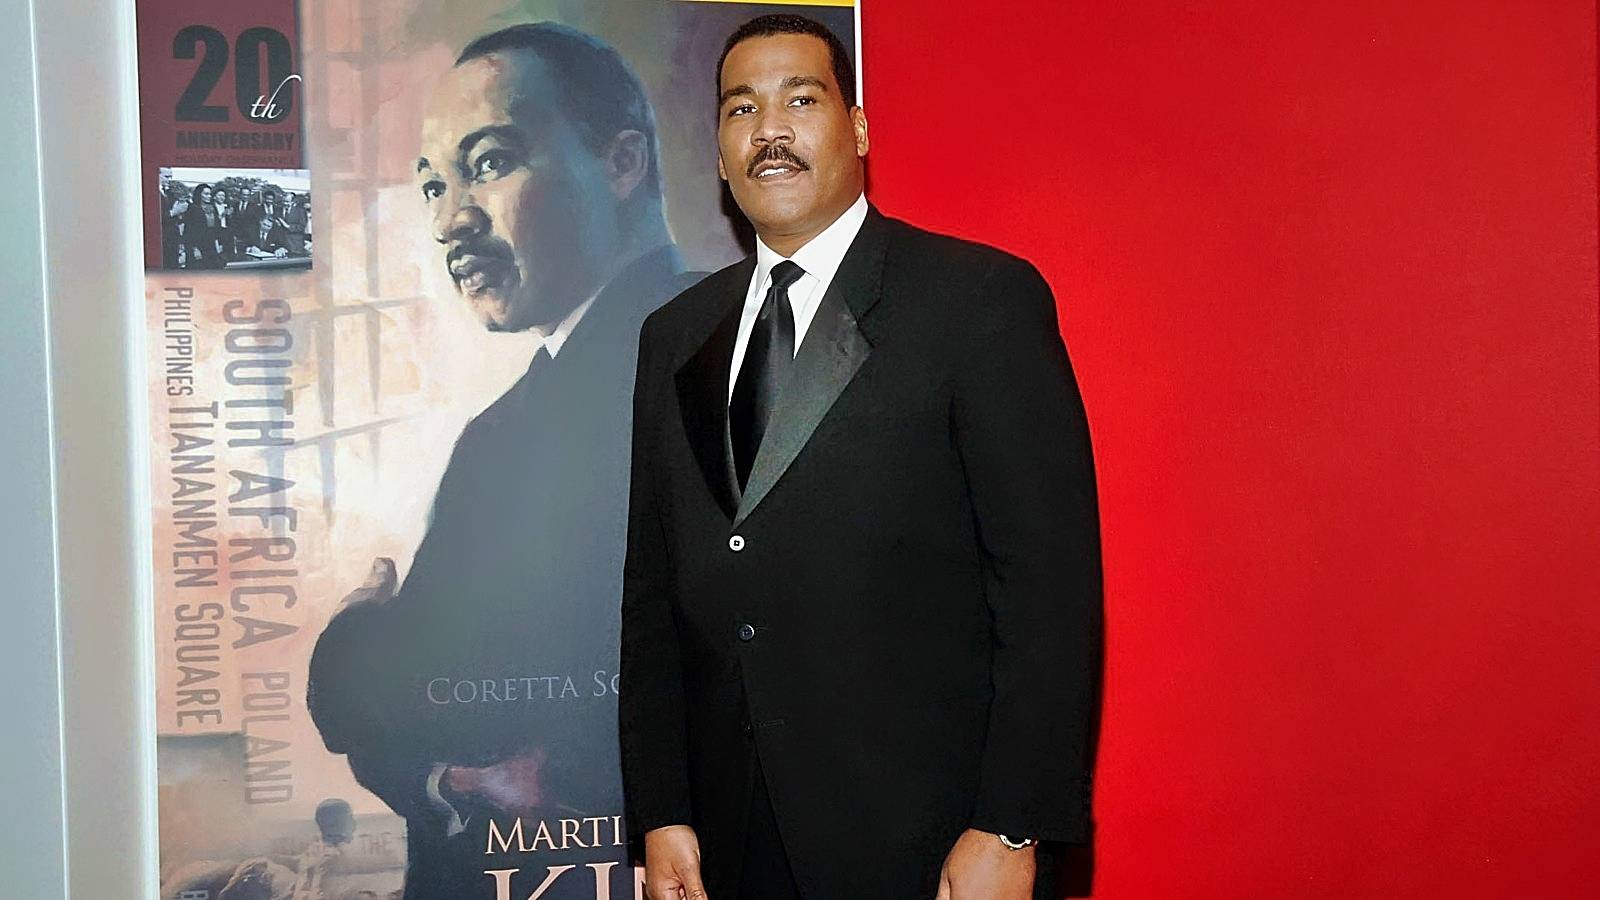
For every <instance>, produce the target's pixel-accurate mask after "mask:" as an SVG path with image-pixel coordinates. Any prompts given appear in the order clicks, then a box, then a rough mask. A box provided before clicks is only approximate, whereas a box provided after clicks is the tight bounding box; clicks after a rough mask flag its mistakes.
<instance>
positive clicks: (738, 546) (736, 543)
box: [728, 534, 744, 553]
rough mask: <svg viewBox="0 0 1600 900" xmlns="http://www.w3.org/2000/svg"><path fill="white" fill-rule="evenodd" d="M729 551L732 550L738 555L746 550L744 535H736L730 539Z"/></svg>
mask: <svg viewBox="0 0 1600 900" xmlns="http://www.w3.org/2000/svg"><path fill="white" fill-rule="evenodd" d="M728 549H729V550H732V551H733V552H735V553H738V552H739V551H740V550H743V549H744V535H742V534H736V535H734V536H733V537H731V538H728Z"/></svg>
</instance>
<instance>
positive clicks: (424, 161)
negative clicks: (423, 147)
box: [417, 156, 433, 172]
mask: <svg viewBox="0 0 1600 900" xmlns="http://www.w3.org/2000/svg"><path fill="white" fill-rule="evenodd" d="M431 168H433V163H431V162H428V158H427V157H426V156H419V157H417V171H418V172H422V171H425V170H427V169H431Z"/></svg>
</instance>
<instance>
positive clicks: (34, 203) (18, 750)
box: [0, 0, 156, 900]
mask: <svg viewBox="0 0 1600 900" xmlns="http://www.w3.org/2000/svg"><path fill="white" fill-rule="evenodd" d="M0 23H4V25H5V26H6V27H7V28H9V29H10V30H11V31H12V33H13V36H14V38H13V44H12V46H13V47H16V46H18V45H19V44H20V45H24V47H26V44H27V41H26V40H24V39H23V38H22V36H24V35H27V34H28V33H29V31H30V25H31V34H32V38H33V41H32V46H31V52H22V53H17V52H15V51H13V52H11V53H7V54H4V55H0V73H3V75H4V78H3V80H0V84H5V85H6V86H7V91H6V92H5V96H4V97H3V98H0V148H3V151H4V155H3V156H0V158H3V159H5V160H7V161H8V163H10V165H9V166H8V167H7V169H8V175H9V176H10V177H9V178H8V179H7V181H8V190H7V192H6V193H7V197H6V203H5V204H4V205H3V208H0V273H3V275H0V277H4V278H5V283H6V286H7V287H8V288H9V289H8V290H7V292H6V297H5V302H4V303H0V342H3V344H0V404H3V405H0V414H3V415H4V419H3V420H0V421H3V422H4V431H3V432H0V471H4V472H5V473H6V474H7V476H8V487H9V488H10V491H8V494H9V496H10V497H11V498H14V500H13V503H12V510H13V511H14V513H15V514H14V515H12V514H8V515H7V516H6V517H5V518H4V520H3V521H4V525H3V526H0V527H3V528H4V529H5V531H4V535H3V537H4V540H0V553H3V554H4V556H3V559H0V566H3V568H0V585H3V587H0V595H3V596H5V597H6V598H7V599H8V600H9V601H10V602H9V603H7V604H6V613H5V616H4V618H3V619H0V685H3V688H0V695H3V696H4V699H3V700H0V703H3V704H4V706H3V708H0V722H4V723H5V727H6V732H5V733H6V740H5V741H4V743H0V747H4V750H3V754H4V755H3V756H0V771H4V772H5V776H4V777H5V788H4V790H5V797H6V811H7V816H6V819H7V821H8V823H10V825H11V827H10V829H8V833H6V834H4V835H0V848H3V849H0V854H3V856H0V895H4V896H7V897H19V898H30V900H32V898H40V900H48V898H51V897H75V898H112V897H114V898H139V897H154V896H155V894H156V887H155V865H156V862H155V858H154V847H155V839H154V814H153V810H154V750H153V747H154V744H153V739H152V735H151V733H150V728H149V724H148V723H149V722H150V715H149V712H150V706H151V696H152V694H151V691H150V689H149V677H148V671H147V665H146V663H147V659H148V648H149V647H150V646H151V640H150V634H149V632H148V623H149V621H150V616H149V614H148V608H149V600H148V593H147V585H148V578H147V577H146V574H145V573H146V571H147V560H148V557H149V553H148V549H147V545H146V540H147V538H146V529H145V526H144V524H143V517H142V514H141V512H140V510H142V509H143V508H145V507H146V506H147V502H146V499H145V490H146V472H147V471H148V467H147V466H146V464H145V459H144V455H143V453H144V450H143V447H142V445H141V442H139V441H137V440H135V439H134V436H137V435H139V434H141V429H142V422H143V421H144V410H143V407H142V404H143V391H142V390H141V389H139V387H140V386H141V385H142V384H143V383H144V380H143V374H142V370H141V369H140V368H139V367H140V365H141V363H140V360H141V357H140V356H139V354H138V352H137V349H136V348H138V347H139V346H140V344H139V343H138V342H139V341H140V340H141V338H140V332H139V331H138V328H137V323H138V322H139V320H140V316H139V304H140V303H142V281H141V275H140V272H139V268H138V267H139V257H138V249H137V242H138V239H139V217H138V216H139V214H138V204H139V197H138V194H137V190H136V180H137V166H138V156H137V147H138V144H137V135H136V131H135V123H136V121H137V118H136V115H137V113H136V108H135V103H136V100H135V83H136V82H135V80H134V79H135V72H134V64H133V3H132V2H116V0H48V2H47V0H32V2H31V3H30V2H29V0H0ZM36 62H38V63H39V65H38V66H37V67H35V63H36ZM30 88H31V89H30ZM41 198H43V202H42V203H41V202H40V200H41ZM41 248H42V249H41ZM47 372H48V375H49V380H48V382H47V381H46V379H45V377H44V376H45V374H46V373H47ZM46 384H48V385H49V387H48V389H47V388H46ZM52 435H53V441H52V440H51V437H52ZM52 467H53V471H54V475H55V477H54V480H53V482H52V478H51V473H52ZM52 501H53V502H52ZM52 526H53V528H52ZM52 534H53V535H54V536H55V540H54V542H53V547H52V540H51V539H52Z"/></svg>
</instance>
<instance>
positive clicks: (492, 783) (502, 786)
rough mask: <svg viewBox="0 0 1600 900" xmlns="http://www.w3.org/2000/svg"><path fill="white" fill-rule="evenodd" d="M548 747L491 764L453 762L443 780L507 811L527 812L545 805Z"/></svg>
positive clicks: (462, 791)
mask: <svg viewBox="0 0 1600 900" xmlns="http://www.w3.org/2000/svg"><path fill="white" fill-rule="evenodd" d="M546 758H547V756H546V754H545V751H544V750H542V749H539V748H537V747H536V748H534V749H532V750H529V751H528V752H526V753H523V754H520V755H518V756H512V757H509V758H507V759H502V760H500V761H499V762H497V763H494V764H492V765H488V766H484V767H482V768H477V767H473V766H451V767H450V768H448V769H445V771H444V783H445V786H446V787H448V788H449V789H450V790H452V791H454V792H455V793H458V794H465V795H467V796H471V797H476V798H478V799H480V800H482V801H484V802H485V803H487V804H488V805H490V806H492V807H494V808H495V809H499V810H504V811H505V812H508V813H517V814H522V813H528V812H532V811H533V810H535V809H537V808H539V807H540V806H543V805H545V804H546V803H547V802H548V801H549V799H550V798H548V797H546V796H545V789H544V783H543V780H542V778H541V772H542V771H543V770H544V764H545V759H546Z"/></svg>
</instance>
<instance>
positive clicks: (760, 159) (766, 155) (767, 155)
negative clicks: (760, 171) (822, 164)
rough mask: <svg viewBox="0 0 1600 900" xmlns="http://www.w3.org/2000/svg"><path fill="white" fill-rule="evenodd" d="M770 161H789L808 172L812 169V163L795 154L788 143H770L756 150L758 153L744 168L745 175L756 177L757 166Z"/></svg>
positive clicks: (790, 163)
mask: <svg viewBox="0 0 1600 900" xmlns="http://www.w3.org/2000/svg"><path fill="white" fill-rule="evenodd" d="M768 162H781V163H788V164H789V165H791V166H794V167H795V168H796V169H799V170H800V171H802V172H806V171H809V170H810V169H811V166H810V164H809V163H807V162H806V161H805V160H803V159H801V158H800V157H798V156H795V155H794V152H793V151H791V150H790V149H789V146H788V145H787V144H768V145H766V146H765V147H762V148H761V149H760V150H758V151H756V155H755V156H752V157H751V158H750V164H749V165H748V166H745V168H744V175H745V177H746V178H754V177H756V167H757V166H759V165H761V164H762V163H768Z"/></svg>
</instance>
